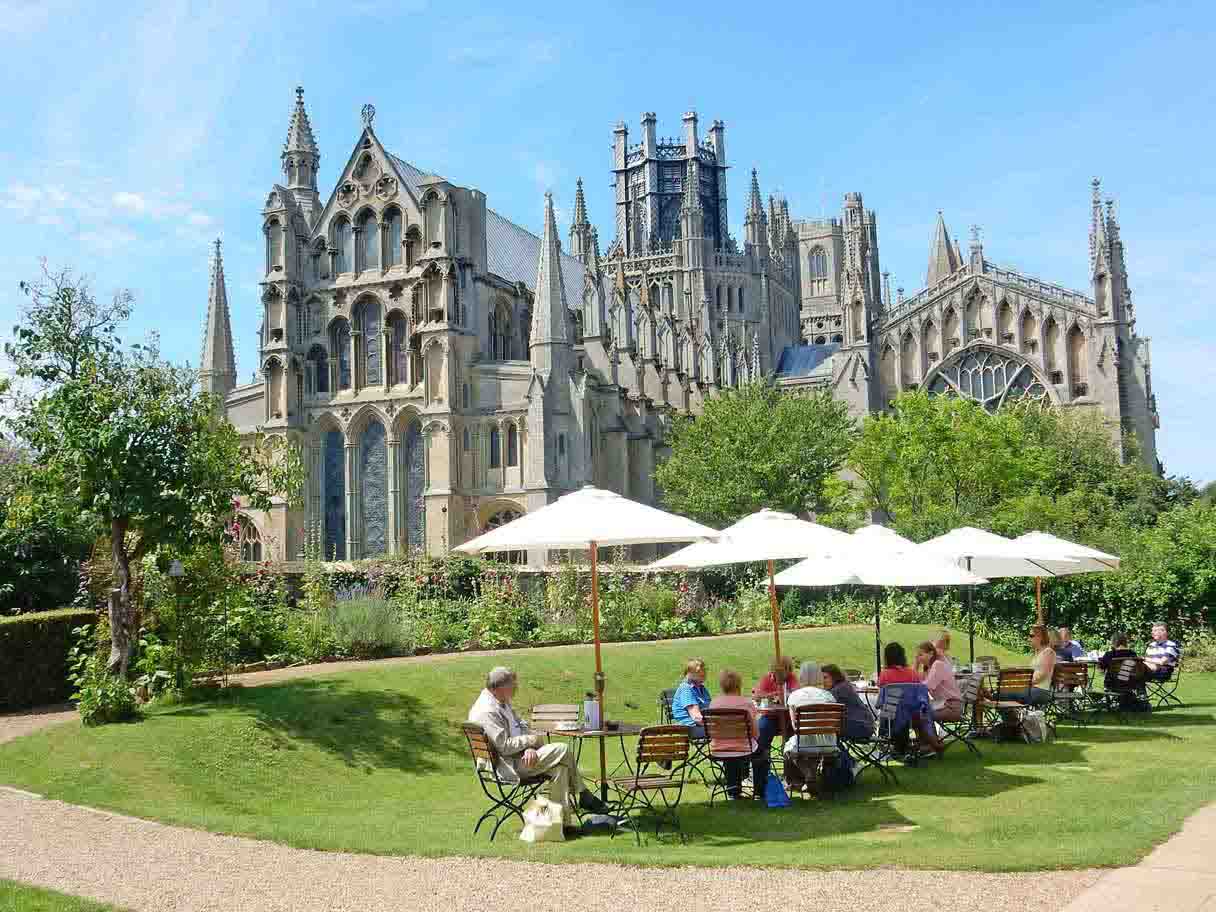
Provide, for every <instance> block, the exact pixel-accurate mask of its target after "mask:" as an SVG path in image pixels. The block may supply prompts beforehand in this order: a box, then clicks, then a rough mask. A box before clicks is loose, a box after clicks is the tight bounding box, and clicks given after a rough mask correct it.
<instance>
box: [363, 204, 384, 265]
mask: <svg viewBox="0 0 1216 912" xmlns="http://www.w3.org/2000/svg"><path fill="white" fill-rule="evenodd" d="M359 239H360V242H361V245H362V248H363V249H362V251H361V253H362V260H363V262H362V263H360V264H359V268H360V269H374V268H375V267H377V266H379V265H380V226H379V225H377V224H376V214H375V213H374V212H365V213H363V216H362V217H361V218H360V219H359Z"/></svg>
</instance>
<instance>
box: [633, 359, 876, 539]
mask: <svg viewBox="0 0 1216 912" xmlns="http://www.w3.org/2000/svg"><path fill="white" fill-rule="evenodd" d="M855 435H856V424H855V422H854V421H853V419H852V418H850V417H849V414H848V409H847V407H846V406H845V404H844V403H842V402H838V401H836V400H834V399H833V398H832V397H831V395H830V394H829V393H826V392H823V393H818V392H816V393H812V394H811V395H807V396H791V395H789V394H787V393H782V392H779V391H778V390H777V389H776V388H775V387H774V386H773V385H772V384H771V383H767V382H764V381H760V382H755V383H751V384H748V385H746V386H743V387H741V388H739V389H734V390H728V391H726V392H724V393H723V394H722V395H721V396H719V397H717V398H714V399H710V400H709V401H707V402H706V403H705V411H704V413H703V414H701V415H700V416H697V417H695V418H690V417H676V418H675V419H673V422H672V427H671V430H670V433H669V435H668V442H669V444H670V447H671V455H670V457H669V458H668V459H667V460H666V461H664V462H663V464H662V465H660V466H659V467H658V468H657V469H656V470H655V480H656V481H657V482H658V484H659V486H660V488H661V489H662V496H663V501H664V503H665V504H666V505H667V506H668V507H669V508H670V509H672V510H674V511H676V512H678V513H682V514H684V515H685V516H690V517H693V518H695V519H697V520H699V521H701V522H704V523H708V524H711V525H716V526H723V525H728V524H730V523H732V522H735V521H736V520H738V519H741V518H742V517H744V516H746V515H748V514H749V513H752V512H754V511H756V510H759V509H762V508H764V507H769V508H771V509H775V510H784V511H787V512H790V513H796V514H801V515H805V514H807V513H815V514H817V515H819V516H820V518H821V520H823V519H825V518H826V516H825V514H826V515H831V514H834V511H837V510H839V509H840V508H841V507H842V505H843V504H844V501H845V499H846V493H847V487H846V485H845V484H844V483H843V482H841V481H840V479H839V478H838V477H837V473H838V472H839V471H840V469H841V468H842V467H843V466H844V462H845V458H846V457H847V456H848V453H849V450H850V449H851V447H852V445H853V440H854V437H855Z"/></svg>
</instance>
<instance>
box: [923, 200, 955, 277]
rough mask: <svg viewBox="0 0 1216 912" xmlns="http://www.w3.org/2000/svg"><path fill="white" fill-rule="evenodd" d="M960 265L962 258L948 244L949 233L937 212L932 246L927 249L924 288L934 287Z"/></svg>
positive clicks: (953, 247)
mask: <svg viewBox="0 0 1216 912" xmlns="http://www.w3.org/2000/svg"><path fill="white" fill-rule="evenodd" d="M961 265H962V257H960V256H959V255H958V252H957V250H956V248H955V246H954V245H953V244H952V243H950V232H949V230H948V229H947V228H946V220H945V219H944V218H943V217H942V212H941V210H940V209H939V210H937V230H936V231H935V232H934V234H933V246H931V247H930V248H929V269H928V270H927V271H926V273H925V287H930V286H933V285H936V284H937V283H938V282H940V281H941V280H942V279H944V278H946V277H947V276H949V275H953V274H954V273H955V272H957V271H958V268H959V266H961Z"/></svg>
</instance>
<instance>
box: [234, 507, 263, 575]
mask: <svg viewBox="0 0 1216 912" xmlns="http://www.w3.org/2000/svg"><path fill="white" fill-rule="evenodd" d="M236 535H237V542H238V543H239V544H240V546H241V560H243V561H252V562H253V563H259V562H260V561H261V560H262V533H261V532H259V531H258V527H257V526H255V525H254V524H253V521H252V520H251V519H250V518H249V517H248V516H245V515H244V514H241V515H238V516H237V518H236Z"/></svg>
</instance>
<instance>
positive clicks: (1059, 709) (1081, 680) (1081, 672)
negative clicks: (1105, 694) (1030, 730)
mask: <svg viewBox="0 0 1216 912" xmlns="http://www.w3.org/2000/svg"><path fill="white" fill-rule="evenodd" d="M1088 683H1089V671H1088V669H1087V668H1086V667H1085V665H1084V664H1082V663H1081V662H1056V667H1055V671H1053V672H1052V675H1051V703H1049V704H1048V705H1047V707H1046V710H1045V711H1046V712H1047V713H1048V714H1049V715H1050V716H1051V717H1052V718H1053V719H1055V720H1056V721H1059V720H1061V719H1068V720H1070V721H1072V722H1079V723H1081V724H1082V725H1085V724H1087V723H1088V722H1089V720H1088V719H1087V718H1086V717H1085V715H1083V714H1082V712H1081V710H1082V709H1087V708H1088V707H1089V705H1090V703H1091V702H1092V700H1091V695H1090V693H1089V691H1088V690H1086V686H1087V684H1088Z"/></svg>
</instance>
